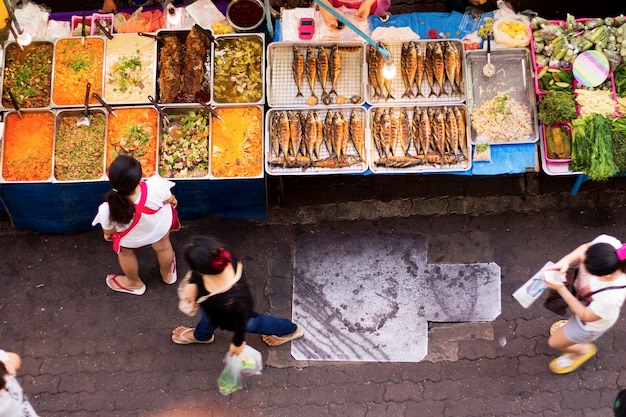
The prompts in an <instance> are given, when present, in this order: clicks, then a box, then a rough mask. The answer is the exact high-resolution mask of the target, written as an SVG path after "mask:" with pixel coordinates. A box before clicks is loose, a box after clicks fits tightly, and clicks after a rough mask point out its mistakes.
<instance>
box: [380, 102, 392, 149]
mask: <svg viewBox="0 0 626 417" xmlns="http://www.w3.org/2000/svg"><path fill="white" fill-rule="evenodd" d="M380 144H381V148H382V155H383V156H391V116H390V115H389V111H388V110H383V113H382V115H381V116H380Z"/></svg>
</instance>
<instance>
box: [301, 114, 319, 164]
mask: <svg viewBox="0 0 626 417" xmlns="http://www.w3.org/2000/svg"><path fill="white" fill-rule="evenodd" d="M302 140H303V143H304V149H305V151H304V152H303V154H304V156H308V157H309V158H311V159H313V157H314V154H315V143H316V142H317V124H316V123H315V116H314V115H313V112H312V111H309V112H307V114H306V117H305V121H304V135H303V137H302Z"/></svg>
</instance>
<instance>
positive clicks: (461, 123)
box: [454, 107, 469, 160]
mask: <svg viewBox="0 0 626 417" xmlns="http://www.w3.org/2000/svg"><path fill="white" fill-rule="evenodd" d="M454 116H455V117H456V125H457V129H458V131H459V148H460V150H461V154H462V155H463V157H464V158H465V159H466V160H467V159H469V148H468V146H467V137H466V132H465V117H464V116H463V113H462V112H461V110H460V109H459V108H458V107H455V108H454Z"/></svg>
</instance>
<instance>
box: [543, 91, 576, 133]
mask: <svg viewBox="0 0 626 417" xmlns="http://www.w3.org/2000/svg"><path fill="white" fill-rule="evenodd" d="M576 116H578V113H577V110H576V100H575V97H574V94H571V93H568V92H566V91H557V90H552V91H550V92H549V93H548V94H546V95H545V96H544V97H543V98H542V99H541V100H540V101H539V113H538V114H537V119H538V120H539V121H540V122H543V123H544V124H545V125H546V126H552V125H553V124H556V123H560V122H564V121H570V120H573V119H575V118H576Z"/></svg>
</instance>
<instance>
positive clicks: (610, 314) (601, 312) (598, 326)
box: [576, 235, 626, 332]
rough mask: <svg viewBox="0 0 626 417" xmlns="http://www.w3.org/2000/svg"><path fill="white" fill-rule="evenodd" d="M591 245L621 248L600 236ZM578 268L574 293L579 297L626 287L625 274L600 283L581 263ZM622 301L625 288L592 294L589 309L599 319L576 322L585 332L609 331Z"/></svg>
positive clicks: (625, 294)
mask: <svg viewBox="0 0 626 417" xmlns="http://www.w3.org/2000/svg"><path fill="white" fill-rule="evenodd" d="M591 243H592V244H594V243H608V244H610V245H612V246H613V247H614V248H615V249H619V248H620V247H621V246H622V244H621V242H620V241H619V240H617V239H616V238H614V237H612V236H608V235H600V236H598V237H597V238H595V239H594V240H593V241H591ZM579 268H580V269H579V272H578V279H577V282H576V292H577V293H578V294H580V295H585V294H589V293H591V292H594V291H597V290H599V289H602V288H606V287H621V286H624V285H626V274H624V273H622V274H620V275H619V276H618V277H617V278H616V279H614V280H612V281H601V280H600V279H599V278H598V277H597V276H595V275H592V274H590V273H589V271H587V270H586V269H585V265H584V264H583V263H581V264H580V267H579ZM624 300H626V288H623V289H612V290H606V291H602V292H599V293H597V294H594V295H593V296H592V297H591V302H590V303H589V308H591V311H593V312H594V313H595V314H596V315H598V316H599V317H601V318H600V320H597V321H592V322H589V323H586V322H585V323H583V322H582V321H581V320H580V319H578V320H579V321H580V322H581V324H582V326H583V328H584V329H585V330H587V331H590V332H604V331H606V330H608V329H610V328H611V327H612V326H613V325H614V324H615V322H616V321H617V319H619V314H620V311H621V309H622V304H624ZM577 318H578V317H577Z"/></svg>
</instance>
